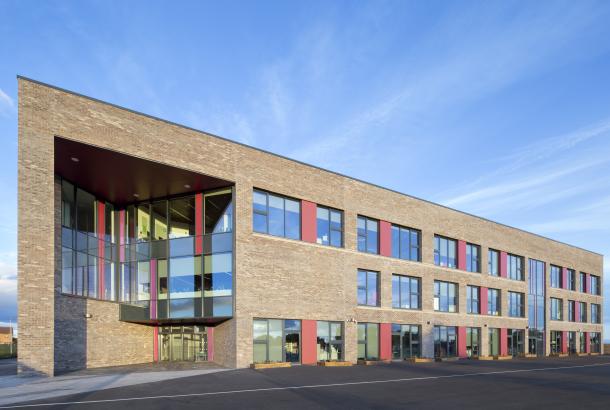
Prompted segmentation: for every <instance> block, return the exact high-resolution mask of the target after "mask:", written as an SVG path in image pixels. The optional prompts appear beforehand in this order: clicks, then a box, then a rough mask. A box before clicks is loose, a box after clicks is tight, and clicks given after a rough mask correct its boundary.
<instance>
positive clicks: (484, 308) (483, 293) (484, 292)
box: [479, 286, 487, 315]
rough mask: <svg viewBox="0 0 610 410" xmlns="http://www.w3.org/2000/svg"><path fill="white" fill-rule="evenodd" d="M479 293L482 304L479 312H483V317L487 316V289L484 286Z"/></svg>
mask: <svg viewBox="0 0 610 410" xmlns="http://www.w3.org/2000/svg"><path fill="white" fill-rule="evenodd" d="M479 291H480V292H481V294H480V295H479V296H480V297H479V301H480V302H479V303H480V304H481V306H480V308H479V310H480V312H481V314H482V315H486V314H487V288H484V287H483V286H481V287H480V288H479Z"/></svg>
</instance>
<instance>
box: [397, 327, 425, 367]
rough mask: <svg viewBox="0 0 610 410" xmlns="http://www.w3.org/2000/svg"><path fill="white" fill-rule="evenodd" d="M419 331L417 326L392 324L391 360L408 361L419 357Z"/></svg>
mask: <svg viewBox="0 0 610 410" xmlns="http://www.w3.org/2000/svg"><path fill="white" fill-rule="evenodd" d="M420 335H421V332H420V329H419V326H417V325H400V324H396V323H393V324H392V358H393V359H398V360H401V359H410V358H412V357H420V356H421V349H420V346H421V340H420Z"/></svg>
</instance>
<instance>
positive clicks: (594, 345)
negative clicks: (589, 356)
mask: <svg viewBox="0 0 610 410" xmlns="http://www.w3.org/2000/svg"><path fill="white" fill-rule="evenodd" d="M589 335H590V341H591V350H589V352H590V353H601V336H600V333H599V332H591V333H590V334H589Z"/></svg>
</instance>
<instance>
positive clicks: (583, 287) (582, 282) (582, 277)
mask: <svg viewBox="0 0 610 410" xmlns="http://www.w3.org/2000/svg"><path fill="white" fill-rule="evenodd" d="M578 276H579V277H578V279H579V280H578V283H579V288H578V289H579V290H580V292H582V293H585V292H586V291H587V274H586V273H584V272H580V274H579V275H578Z"/></svg>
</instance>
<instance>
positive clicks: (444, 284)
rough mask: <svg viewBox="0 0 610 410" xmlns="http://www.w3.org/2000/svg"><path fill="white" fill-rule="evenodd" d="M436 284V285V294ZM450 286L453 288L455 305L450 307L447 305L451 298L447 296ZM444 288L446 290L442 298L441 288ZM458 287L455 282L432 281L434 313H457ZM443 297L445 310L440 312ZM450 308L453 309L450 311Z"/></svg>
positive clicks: (458, 303) (458, 304)
mask: <svg viewBox="0 0 610 410" xmlns="http://www.w3.org/2000/svg"><path fill="white" fill-rule="evenodd" d="M437 284H438V292H437ZM450 286H453V288H454V296H453V297H454V298H455V304H454V305H451V304H450V303H449V300H450V298H451V296H449V294H450V292H449V288H450ZM443 287H445V288H446V289H447V292H446V296H443V291H442V288H443ZM459 291H460V288H459V285H458V284H457V283H455V282H448V281H443V280H435V281H434V311H435V312H443V313H459V306H460V301H459ZM443 297H445V298H446V299H447V310H442V306H443V303H442V300H443ZM437 299H438V303H437ZM451 306H453V307H454V310H453V311H451Z"/></svg>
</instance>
